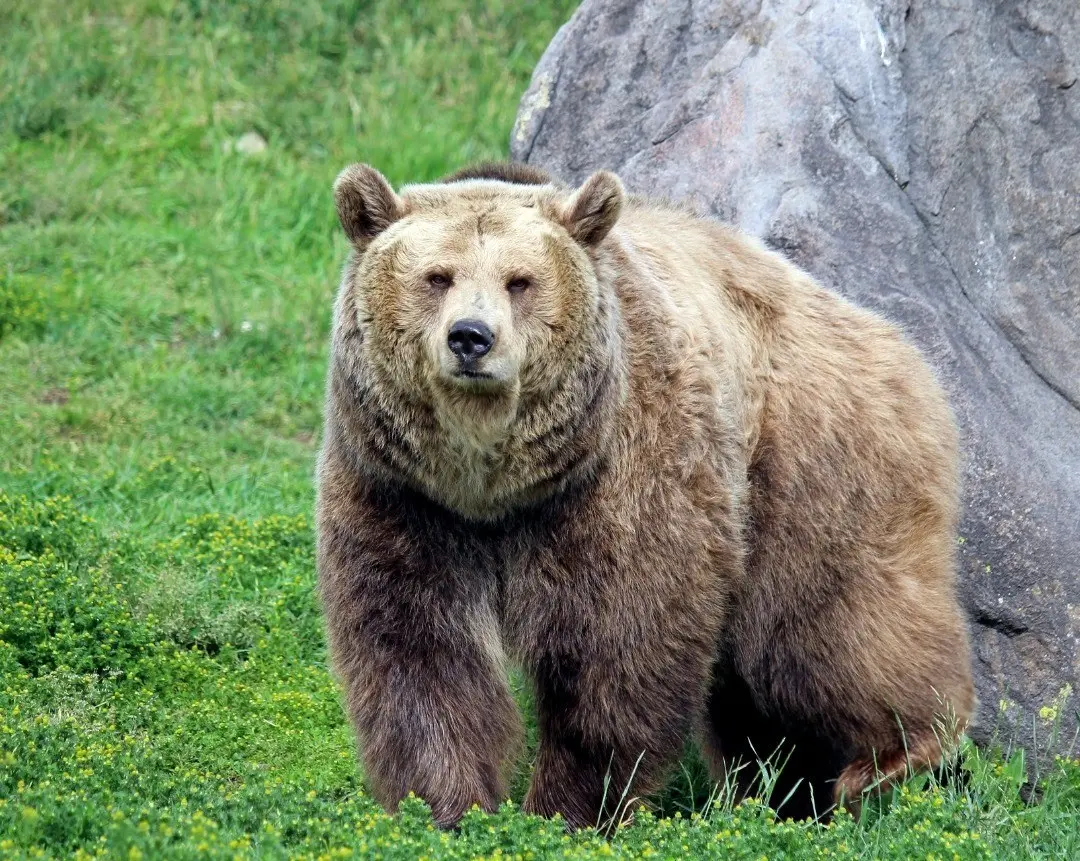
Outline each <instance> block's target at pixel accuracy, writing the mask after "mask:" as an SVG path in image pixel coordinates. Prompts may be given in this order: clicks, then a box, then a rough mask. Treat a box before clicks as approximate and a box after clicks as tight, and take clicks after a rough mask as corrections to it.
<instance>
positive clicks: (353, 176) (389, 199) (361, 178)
mask: <svg viewBox="0 0 1080 861" xmlns="http://www.w3.org/2000/svg"><path fill="white" fill-rule="evenodd" d="M334 203H335V204H337V214H338V221H340V222H341V227H342V228H343V229H344V231H345V235H346V236H348V237H349V239H350V241H352V243H353V244H354V245H356V246H357V247H359V248H365V247H367V245H368V244H369V243H370V242H371V240H372V239H374V238H375V237H376V236H378V235H379V234H380V233H382V232H383V231H384V230H386V228H388V227H389V226H390V225H391V224H393V223H394V222H395V221H397V220H398V219H399V218H401V216H402V215H404V214H405V204H404V203H402V200H401V198H400V197H398V196H397V195H396V194H394V189H392V188H391V187H390V183H388V182H387V181H386V177H385V176H383V175H382V174H381V173H379V172H378V171H377V170H375V168H373V167H368V165H366V164H353V165H349V166H348V167H347V168H345V170H343V171H342V172H341V173H339V174H338V176H337V179H335V180H334Z"/></svg>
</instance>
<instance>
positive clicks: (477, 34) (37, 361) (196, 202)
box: [0, 0, 1080, 859]
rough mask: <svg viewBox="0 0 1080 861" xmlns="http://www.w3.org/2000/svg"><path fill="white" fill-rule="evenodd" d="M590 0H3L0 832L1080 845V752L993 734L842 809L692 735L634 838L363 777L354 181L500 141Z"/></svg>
mask: <svg viewBox="0 0 1080 861" xmlns="http://www.w3.org/2000/svg"><path fill="white" fill-rule="evenodd" d="M573 5H574V4H573V3H572V2H568V0H560V2H557V3H553V4H548V5H538V4H518V3H510V2H496V3H486V4H482V3H465V2H456V3H455V2H449V0H435V2H426V3H422V4H421V3H412V2H397V3H394V2H385V0H366V2H365V1H364V0H359V2H344V1H343V0H320V2H315V0H295V2H288V0H269V2H264V3H251V4H234V3H225V2H210V0H185V2H168V0H157V2H155V0H129V2H113V3H108V4H106V3H101V2H87V0H78V2H59V0H6V2H5V3H3V4H0V33H3V34H4V40H3V44H2V47H0V403H2V404H3V412H2V417H3V426H2V432H0V488H2V490H0V857H16V858H18V857H42V856H44V857H55V858H70V857H88V856H106V857H116V858H126V859H136V858H140V857H142V858H156V857H172V858H186V857H229V858H231V857H234V856H239V857H252V856H256V857H344V856H348V855H349V854H353V853H355V854H358V855H379V856H381V857H384V858H393V857H410V858H411V857H417V856H421V855H427V856H429V857H435V856H438V857H460V858H473V857H497V856H506V857H521V858H530V857H532V858H540V857H546V856H552V855H555V856H559V857H564V856H570V857H593V856H607V855H613V856H619V857H638V856H656V857H685V856H686V855H688V854H689V855H702V856H714V857H725V858H726V857H732V858H761V857H768V858H781V857H786V858H804V857H805V858H809V857H818V856H822V857H824V856H830V857H831V856H839V857H852V858H863V857H880V858H908V857H921V858H926V857H929V856H932V857H935V858H942V859H951V858H954V857H956V858H962V859H968V858H1012V857H1015V858H1027V857H1043V858H1055V859H1057V858H1068V857H1080V822H1078V819H1080V763H1077V762H1073V761H1069V760H1058V761H1056V762H1054V763H1052V764H1050V765H1049V766H1047V767H1046V768H1045V769H1044V776H1043V779H1042V781H1041V789H1042V802H1041V803H1040V804H1037V805H1034V806H1028V805H1027V804H1025V803H1024V802H1023V801H1022V800H1021V787H1022V784H1023V782H1024V769H1023V764H1022V762H1021V761H1020V760H1019V759H1018V758H1016V757H1013V758H1011V759H1006V758H1003V757H1002V756H1001V755H999V754H994V753H979V752H976V751H974V750H973V749H970V748H969V749H968V750H967V752H966V753H965V756H964V768H965V769H966V773H967V774H968V776H969V780H968V781H967V785H966V786H963V787H961V788H955V787H936V786H933V785H930V784H927V783H925V782H914V783H912V784H910V785H909V786H907V787H905V788H904V790H903V791H902V792H898V793H896V794H895V795H894V796H893V797H891V798H889V799H886V801H885V802H884V803H883V805H881V809H879V810H872V811H870V812H869V813H868V815H867V816H865V817H864V820H863V821H861V822H854V821H852V820H851V819H850V818H849V817H845V816H841V817H839V818H838V819H837V820H836V821H835V822H834V823H833V824H832V825H830V826H829V827H822V826H815V825H810V824H804V823H800V824H793V823H774V822H773V821H772V818H771V816H770V815H769V813H768V811H767V810H766V809H764V808H763V807H761V806H760V805H758V804H755V803H747V804H743V805H741V806H738V807H733V806H732V805H730V804H719V805H715V806H714V809H712V810H711V811H710V812H709V813H708V815H707V816H701V815H700V811H701V810H702V809H703V800H704V798H705V797H706V796H707V795H708V792H709V789H708V787H707V786H706V785H704V782H703V778H702V776H701V771H700V767H699V765H697V764H696V763H695V761H694V760H693V758H692V757H688V759H687V762H686V769H685V771H684V772H680V773H679V774H678V775H677V776H676V777H675V779H674V781H673V784H672V786H671V787H670V788H669V790H668V791H667V792H666V793H665V795H664V797H663V799H662V802H661V806H660V808H659V810H658V811H657V814H656V815H654V814H650V813H646V812H639V813H638V814H637V816H636V820H635V824H634V825H632V826H630V827H624V828H619V829H614V830H611V829H608V830H607V834H608V836H609V837H610V839H605V837H604V836H602V835H599V834H597V833H593V832H587V833H582V834H577V835H573V836H568V835H566V834H565V833H564V831H563V829H562V827H561V825H560V824H559V823H558V822H555V823H551V822H546V821H543V820H538V819H530V818H526V817H523V816H521V815H520V814H519V813H518V812H516V809H515V807H514V806H513V804H508V805H507V806H506V807H504V808H503V809H502V810H501V811H500V812H499V813H498V814H496V815H494V816H484V815H481V814H479V813H476V814H470V815H469V816H468V817H467V819H466V820H465V822H464V824H463V826H462V828H461V829H460V831H459V832H455V833H450V834H448V833H444V832H440V831H437V830H436V829H434V828H433V827H432V825H431V822H430V817H429V816H428V813H427V811H426V809H425V808H424V807H423V805H422V804H420V803H419V802H410V803H407V804H406V805H405V806H404V809H403V811H402V813H401V815H400V816H399V817H398V818H396V819H392V818H390V817H387V816H385V815H384V814H383V813H381V812H380V810H379V809H378V807H377V806H376V805H375V804H374V802H373V801H372V800H371V799H370V797H369V796H368V795H367V794H366V793H365V791H364V788H363V782H362V778H361V775H360V773H359V771H358V769H357V767H356V762H355V753H354V748H353V742H352V738H351V735H350V732H349V729H348V726H347V725H346V723H345V720H344V717H343V715H342V712H341V708H340V704H339V699H338V693H337V690H336V688H335V686H334V683H333V681H332V679H331V678H330V676H329V674H328V672H327V669H326V656H325V649H324V645H323V640H322V633H321V628H320V621H319V616H318V612H317V607H316V604H315V600H314V595H313V584H314V560H313V538H312V532H311V508H312V498H313V494H312V483H311V478H312V467H313V458H314V452H315V450H316V447H317V444H318V434H319V425H320V416H319V412H320V405H321V397H322V386H323V376H324V372H325V354H326V346H327V337H328V329H329V319H330V306H331V300H332V295H333V292H334V289H335V286H336V281H337V274H338V272H339V267H340V265H341V261H342V260H343V258H344V254H345V250H346V248H345V242H344V240H343V239H342V238H341V237H340V235H339V233H340V231H339V230H338V228H337V225H336V222H335V218H334V214H333V208H332V204H331V199H330V194H329V188H330V184H331V182H332V180H333V177H334V175H335V174H336V172H337V171H338V170H339V169H340V168H341V167H342V166H344V165H345V164H347V163H349V162H350V161H354V160H360V159H362V160H365V161H369V162H371V163H373V164H375V165H377V166H378V167H379V168H380V169H381V170H383V171H384V172H385V173H386V174H387V176H388V177H389V178H390V179H391V181H393V182H395V183H400V182H404V181H411V180H423V179H428V178H433V177H436V176H438V175H440V174H442V173H444V172H446V171H448V170H451V169H453V168H455V167H458V166H460V165H461V164H463V163H465V162H468V161H471V160H474V159H480V158H491V157H499V156H503V155H505V152H506V141H507V139H508V135H509V130H510V126H511V123H512V121H513V116H514V111H515V107H516V102H517V98H518V96H519V94H520V92H521V91H522V90H523V88H524V86H525V84H526V82H527V80H528V75H529V73H530V71H531V68H532V65H533V64H534V63H535V61H536V59H537V58H538V57H539V55H540V52H541V50H542V48H543V46H544V45H545V44H546V42H547V41H548V39H550V37H551V36H552V35H553V34H554V31H555V29H556V27H557V26H558V25H559V24H560V23H561V22H562V21H563V20H565V18H566V17H568V15H569V14H570V11H571V9H572V6H573ZM248 131H257V132H259V133H260V134H261V135H262V136H263V137H264V138H265V139H266V141H267V142H268V145H269V146H268V149H267V151H266V152H265V153H262V154H260V155H255V156H244V155H241V154H239V153H237V152H235V150H234V148H233V146H232V145H233V143H234V142H235V141H236V139H237V138H239V137H240V136H241V135H242V134H244V133H245V132H248ZM521 695H522V701H523V703H524V704H526V705H527V696H526V695H525V693H524V692H523V691H522V692H521ZM527 765H528V764H527V763H524V764H523V768H522V771H521V774H520V776H519V779H518V780H517V781H516V783H515V797H516V798H517V799H518V800H520V795H521V791H522V788H523V786H524V780H525V778H526V776H527ZM680 811H682V812H680ZM694 811H698V812H697V813H695V812H694ZM660 814H666V816H661V815H660Z"/></svg>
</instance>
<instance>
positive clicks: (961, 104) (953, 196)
mask: <svg viewBox="0 0 1080 861" xmlns="http://www.w3.org/2000/svg"><path fill="white" fill-rule="evenodd" d="M1078 76H1080V5H1078V4H1077V0H1041V2H1039V0H1033V2H1016V1H1015V0H1012V1H1011V2H990V0H952V2H949V3H944V2H938V3H929V2H921V3H909V2H902V0H879V2H872V0H816V2H815V0H776V2H770V0H727V2H723V0H686V2H661V0H644V2H628V0H585V2H584V4H583V5H582V6H581V8H580V9H579V10H578V12H577V13H576V14H575V15H574V17H573V19H572V20H571V21H570V22H569V23H568V24H567V25H566V26H565V27H564V28H563V29H562V30H560V31H559V34H558V35H557V36H556V38H555V40H554V41H553V42H552V43H551V46H550V47H549V48H548V50H547V53H546V54H545V55H544V57H543V59H542V60H541V62H540V65H539V67H538V68H537V69H536V72H535V74H534V76H533V81H532V85H531V86H530V88H529V90H528V92H527V93H526V94H525V96H524V98H523V99H522V102H521V109H520V113H519V116H518V122H517V124H516V126H515V128H514V131H513V136H512V153H513V156H514V157H515V158H516V159H518V160H522V161H527V162H530V163H533V164H537V165H539V166H542V167H545V168H548V169H550V170H552V171H554V172H555V173H556V174H557V175H559V176H561V177H563V178H564V179H566V180H567V181H575V182H576V181H579V180H581V179H583V178H584V177H585V176H586V175H587V174H588V173H589V172H590V171H592V170H594V169H596V168H600V167H607V168H613V169H615V170H617V171H618V172H619V174H620V175H621V176H622V177H623V178H624V180H625V181H626V182H627V185H628V186H629V187H630V188H631V189H632V190H634V191H638V192H642V193H646V194H653V195H662V196H665V197H670V198H674V199H683V200H687V201H690V202H692V203H694V204H696V205H697V206H698V207H699V208H700V210H702V211H703V212H708V213H712V214H714V215H715V216H716V217H718V218H721V219H724V220H726V221H730V222H734V223H736V224H738V225H740V226H741V227H742V228H743V229H745V230H747V231H749V232H751V233H753V234H756V235H759V236H761V237H763V238H764V239H765V240H766V241H767V242H768V243H769V244H770V245H772V246H773V247H774V248H777V249H779V250H781V251H782V252H784V253H785V254H786V255H788V257H789V258H790V259H792V260H794V261H795V262H796V263H798V264H799V265H801V266H803V267H804V268H806V269H807V270H809V271H810V272H812V273H813V274H814V275H815V276H817V277H818V278H819V279H820V280H821V281H823V282H824V283H826V284H828V285H831V286H832V287H834V288H836V289H838V290H839V291H840V292H842V293H844V294H845V295H847V296H849V297H850V298H852V299H854V300H856V301H858V302H860V303H862V304H864V305H866V306H869V307H871V308H875V309H877V310H878V311H880V312H882V313H883V314H884V315H885V316H887V317H889V318H890V319H892V320H893V321H895V322H897V323H899V324H901V325H902V326H903V327H904V328H905V329H906V330H907V332H908V333H909V334H910V336H911V337H912V338H913V340H914V341H915V342H917V343H918V344H919V345H920V346H921V347H922V348H923V350H924V351H925V352H926V354H927V356H928V357H929V358H930V361H931V362H932V363H933V364H934V366H935V367H936V368H937V370H938V372H939V374H940V376H941V379H942V380H943V381H944V383H945V385H946V386H947V388H948V389H949V392H950V393H951V396H952V399H953V404H954V405H955V408H956V411H957V415H958V417H959V421H960V424H961V427H962V431H963V442H964V448H965V463H964V482H965V497H964V504H965V515H964V519H963V524H962V528H961V537H960V539H959V540H960V568H961V578H962V588H963V597H964V601H965V604H966V607H967V610H968V612H969V614H970V619H971V630H972V635H973V641H974V653H975V671H976V676H977V685H978V691H979V697H980V701H981V705H980V711H979V715H978V719H977V724H976V726H975V727H974V728H973V733H974V735H975V737H976V739H979V740H982V741H985V740H987V739H989V738H991V737H992V736H993V735H994V734H995V732H997V733H999V735H1000V737H1001V738H1002V739H1003V740H1005V741H1009V740H1012V741H1015V742H1018V743H1021V744H1023V745H1024V746H1026V747H1028V748H1029V749H1035V750H1038V751H1039V752H1045V751H1046V750H1047V747H1048V745H1049V744H1050V742H1051V740H1050V738H1049V734H1050V731H1051V726H1049V725H1048V724H1049V723H1050V722H1051V721H1052V718H1053V715H1054V713H1055V711H1056V713H1057V715H1058V720H1059V721H1061V722H1062V726H1061V736H1062V740H1061V741H1059V743H1058V744H1059V749H1060V747H1062V746H1064V747H1068V743H1069V742H1070V741H1072V738H1073V733H1074V731H1075V729H1076V724H1077V721H1078V719H1080V717H1078V714H1077V711H1076V707H1077V704H1078V700H1080V683H1078V681H1077V678H1078V676H1080V85H1078V84H1077V78H1078ZM1067 685H1071V688H1075V689H1076V691H1077V694H1076V695H1074V696H1072V698H1071V700H1069V701H1068V702H1067V703H1063V702H1062V701H1063V699H1064V698H1065V697H1066V696H1067V695H1068V690H1069V689H1067V688H1066V686H1067ZM1063 689H1064V692H1063ZM1055 705H1056V706H1057V708H1056V709H1053V707H1054V706H1055ZM1062 706H1064V707H1062ZM1046 707H1051V711H1047V710H1046ZM1040 710H1042V713H1041V714H1040Z"/></svg>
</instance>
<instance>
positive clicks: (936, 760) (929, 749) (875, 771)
mask: <svg viewBox="0 0 1080 861" xmlns="http://www.w3.org/2000/svg"><path fill="white" fill-rule="evenodd" d="M906 742H907V746H906V747H903V748H894V749H892V750H887V751H883V752H882V753H880V754H876V755H874V756H863V757H859V758H858V759H856V760H854V761H852V762H851V763H849V764H848V765H847V767H846V768H844V770H843V771H841V772H840V776H839V778H838V779H837V781H836V785H835V787H834V789H833V802H834V803H835V804H836V805H837V806H843V807H846V808H847V809H848V810H849V811H850V812H851V813H852V814H853V815H854V816H858V815H859V810H860V809H861V807H862V800H863V796H864V794H865V793H867V792H871V791H872V792H874V793H881V792H885V791H886V790H888V789H891V788H892V787H894V786H896V785H897V784H900V783H903V782H904V781H905V780H907V779H908V778H910V777H912V776H914V775H916V774H919V773H920V772H924V771H934V770H937V769H939V768H940V766H941V764H942V760H943V758H944V754H943V751H942V746H941V742H940V740H939V739H938V737H937V735H936V734H935V733H934V732H932V731H925V732H921V733H917V734H916V735H914V737H908V738H907V739H906Z"/></svg>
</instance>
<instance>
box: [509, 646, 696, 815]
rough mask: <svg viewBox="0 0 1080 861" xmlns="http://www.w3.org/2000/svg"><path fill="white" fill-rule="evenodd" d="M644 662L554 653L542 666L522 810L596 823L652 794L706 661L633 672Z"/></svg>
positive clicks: (682, 733)
mask: <svg viewBox="0 0 1080 861" xmlns="http://www.w3.org/2000/svg"><path fill="white" fill-rule="evenodd" d="M612 645H614V644H612ZM627 645H629V644H627ZM643 657H644V656H643V655H642V654H641V653H637V654H636V655H631V654H627V653H624V652H622V651H621V649H618V650H612V651H611V652H608V653H607V654H604V653H602V652H600V651H592V652H591V655H590V657H589V658H587V659H586V661H585V662H582V661H580V660H579V659H578V658H576V657H570V656H569V655H566V654H562V655H559V654H557V652H556V653H552V654H549V655H548V656H547V657H546V658H545V659H544V660H542V661H541V663H540V667H539V669H538V671H537V672H536V674H535V682H536V695H537V713H538V718H539V723H540V743H539V750H538V752H537V756H536V765H535V769H534V772H533V779H532V783H531V785H530V787H529V792H528V795H527V797H526V799H525V803H524V807H525V810H526V811H527V812H530V813H536V814H539V815H541V816H553V815H554V814H556V813H559V814H561V815H562V817H563V818H564V819H565V820H566V822H567V824H568V825H569V826H570V827H571V828H582V827H589V826H603V825H605V824H606V823H608V822H610V821H612V820H613V819H614V820H615V821H622V820H623V819H625V818H626V816H627V814H628V812H629V811H632V810H633V809H634V807H636V806H637V804H638V803H639V802H641V801H642V800H643V799H644V798H645V797H646V796H648V795H649V794H650V793H652V792H654V791H656V790H657V789H658V788H659V786H660V784H661V782H662V781H663V779H664V777H665V775H666V774H667V772H668V770H669V768H670V766H671V765H672V764H673V763H674V762H675V760H676V759H677V758H678V756H679V755H680V754H681V753H682V751H683V746H684V743H685V740H686V738H687V737H688V735H689V733H690V730H691V728H692V725H693V722H694V720H695V718H696V716H697V714H698V712H699V711H700V696H701V694H700V691H701V689H702V687H703V685H704V680H705V677H706V675H707V671H706V670H705V669H704V667H703V665H705V664H706V661H705V660H701V659H699V658H698V657H697V656H694V655H687V656H686V657H687V659H688V660H687V661H686V663H685V664H683V665H682V666H681V667H678V666H675V665H674V662H672V661H669V660H667V659H665V658H663V657H661V658H660V660H659V661H658V664H659V665H661V666H663V667H664V668H665V669H666V670H667V672H666V673H665V674H664V675H663V676H662V675H661V674H660V673H658V672H654V671H649V670H645V671H642V670H643V669H644V668H642V667H640V666H634V663H635V662H640V661H642V659H643ZM658 657H660V656H658V655H656V654H655V652H654V653H653V654H651V655H650V656H649V658H648V660H656V659H657V658H658ZM658 669H659V668H658Z"/></svg>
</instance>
